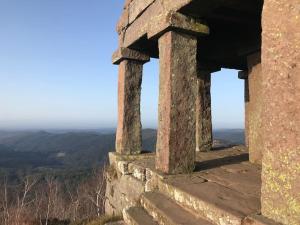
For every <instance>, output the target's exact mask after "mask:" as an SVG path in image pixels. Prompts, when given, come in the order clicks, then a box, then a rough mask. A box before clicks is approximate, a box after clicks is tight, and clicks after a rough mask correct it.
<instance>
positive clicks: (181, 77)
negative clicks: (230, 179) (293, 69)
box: [156, 31, 197, 173]
mask: <svg viewBox="0 0 300 225" xmlns="http://www.w3.org/2000/svg"><path fill="white" fill-rule="evenodd" d="M159 54H160V55H159V56H160V86H159V109H158V111H159V113H158V114H159V124H158V136H157V147H156V169H158V170H160V171H162V172H164V173H188V172H191V171H193V169H194V161H195V149H196V141H195V136H196V117H195V113H196V112H195V111H196V109H195V102H196V87H195V84H196V80H197V56H196V55H197V38H196V37H194V36H190V35H184V34H181V33H177V32H174V31H170V32H167V33H166V34H164V35H163V36H162V37H161V38H160V39H159Z"/></svg>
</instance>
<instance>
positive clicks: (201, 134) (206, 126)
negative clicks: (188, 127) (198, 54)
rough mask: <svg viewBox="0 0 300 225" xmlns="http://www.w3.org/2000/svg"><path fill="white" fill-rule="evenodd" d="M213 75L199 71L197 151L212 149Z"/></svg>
mask: <svg viewBox="0 0 300 225" xmlns="http://www.w3.org/2000/svg"><path fill="white" fill-rule="evenodd" d="M210 87H211V73H210V72H209V71H204V70H199V71H198V79H197V95H196V151H201V152H206V151H210V150H211V149H212V141H213V140H212V139H213V138H212V119H211V95H210Z"/></svg>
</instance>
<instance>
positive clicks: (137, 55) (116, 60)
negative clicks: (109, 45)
mask: <svg viewBox="0 0 300 225" xmlns="http://www.w3.org/2000/svg"><path fill="white" fill-rule="evenodd" d="M126 59H127V60H134V61H139V62H142V63H145V62H148V61H149V60H150V57H149V56H148V55H146V54H143V53H141V52H139V51H135V50H132V49H129V48H123V47H121V48H119V49H118V50H117V51H116V52H114V54H113V56H112V63H113V64H115V65H119V64H120V62H122V61H123V60H126Z"/></svg>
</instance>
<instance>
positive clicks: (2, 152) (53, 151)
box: [0, 129, 244, 171]
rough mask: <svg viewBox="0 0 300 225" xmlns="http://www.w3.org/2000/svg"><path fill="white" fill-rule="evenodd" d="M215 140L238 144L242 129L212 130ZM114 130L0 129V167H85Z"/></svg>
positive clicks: (151, 141) (102, 154)
mask: <svg viewBox="0 0 300 225" xmlns="http://www.w3.org/2000/svg"><path fill="white" fill-rule="evenodd" d="M214 138H215V139H217V140H218V143H221V144H222V143H223V144H242V143H243V139H244V132H243V130H218V131H215V132H214ZM114 142H115V134H114V133H113V131H111V133H107V132H104V133H101V132H99V131H81V132H79V131H77V132H50V131H19V132H17V131H15V132H11V131H10V132H8V131H0V170H5V169H7V170H14V169H22V170H24V169H27V170H39V171H40V170H45V169H47V168H48V169H49V168H51V169H59V170H64V169H72V170H77V169H86V168H91V167H95V166H98V165H101V164H102V163H103V162H104V161H105V160H106V159H107V153H108V152H109V151H113V150H114ZM155 143H156V130H152V129H146V130H143V150H147V151H153V150H154V149H155Z"/></svg>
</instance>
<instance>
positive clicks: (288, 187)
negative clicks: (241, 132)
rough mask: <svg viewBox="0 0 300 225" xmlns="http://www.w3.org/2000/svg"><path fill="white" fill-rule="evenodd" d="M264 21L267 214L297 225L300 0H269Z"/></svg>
mask: <svg viewBox="0 0 300 225" xmlns="http://www.w3.org/2000/svg"><path fill="white" fill-rule="evenodd" d="M262 25H263V35H262V70H263V76H262V79H263V82H262V90H263V112H262V114H263V115H262V129H263V132H262V134H263V160H262V196H261V198H262V199H261V201H262V214H263V215H264V216H267V217H269V218H271V219H273V220H275V221H278V222H281V223H283V224H286V225H296V224H297V225H298V224H300V8H299V0H276V1H274V0H265V1H264V10H263V20H262Z"/></svg>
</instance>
